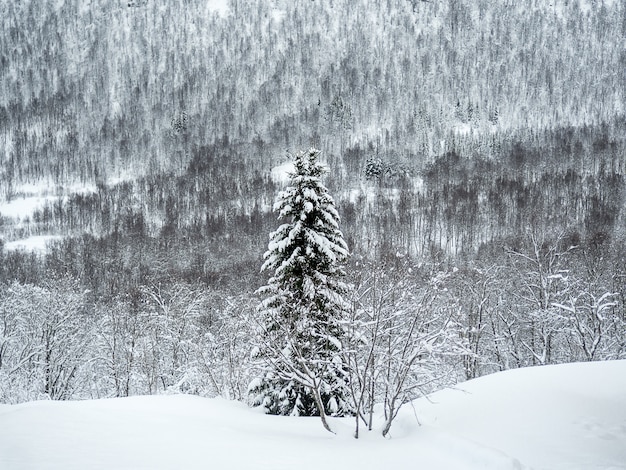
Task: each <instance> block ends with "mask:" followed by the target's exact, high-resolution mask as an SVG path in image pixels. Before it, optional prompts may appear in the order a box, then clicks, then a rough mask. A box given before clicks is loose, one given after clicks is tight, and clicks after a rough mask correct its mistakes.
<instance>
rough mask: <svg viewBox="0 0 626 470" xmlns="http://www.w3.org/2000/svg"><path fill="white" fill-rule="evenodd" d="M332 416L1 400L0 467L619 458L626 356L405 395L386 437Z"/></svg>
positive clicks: (175, 401)
mask: <svg viewBox="0 0 626 470" xmlns="http://www.w3.org/2000/svg"><path fill="white" fill-rule="evenodd" d="M418 420H419V423H418ZM331 424H332V426H333V427H334V428H335V429H336V430H337V431H338V434H337V435H335V436H333V435H332V434H330V433H328V432H326V431H324V429H323V428H322V426H321V424H320V422H319V420H318V419H317V418H293V417H280V416H267V415H263V414H261V413H259V412H258V411H256V410H253V409H249V408H247V407H246V406H245V405H243V404H240V403H235V402H228V401H225V400H222V399H206V398H199V397H194V396H184V395H163V396H150V397H132V398H120V399H108V400H95V401H83V402H51V401H47V402H44V401H40V402H32V403H24V404H20V405H0V468H1V469H3V470H30V469H33V470H34V469H37V470H41V469H64V470H68V469H81V470H82V469H86V468H89V469H151V470H154V469H200V468H202V469H206V468H228V469H252V468H254V469H256V470H261V469H294V468H298V469H309V468H310V469H313V468H315V469H320V468H328V469H334V468H342V469H344V468H345V469H348V468H350V469H352V468H358V469H387V468H389V469H409V468H411V469H413V468H423V469H429V470H432V469H455V470H461V469H479V468H480V469H494V470H495V469H498V470H506V469H523V468H535V469H569V470H572V469H573V470H581V469H594V470H597V469H613V470H616V469H626V361H612V362H594V363H580V364H568V365H559V366H546V367H536V368H528V369H519V370H513V371H507V372H502V373H498V374H494V375H491V376H487V377H483V378H480V379H476V380H473V381H470V382H466V383H463V384H460V385H459V386H457V387H456V388H455V389H448V390H443V391H440V392H437V393H435V394H433V395H431V396H430V397H428V398H423V399H420V400H417V401H415V402H414V403H413V404H412V406H411V405H406V406H405V407H404V408H403V410H402V412H401V414H400V416H399V417H398V421H397V422H396V423H395V424H394V427H393V428H392V430H391V433H390V434H391V438H390V439H383V438H382V437H380V435H379V433H377V432H376V433H369V434H368V435H366V436H365V437H364V438H363V439H359V440H355V439H353V438H352V437H351V432H352V425H353V422H352V419H346V418H342V419H334V420H332V421H331ZM381 424H382V420H381Z"/></svg>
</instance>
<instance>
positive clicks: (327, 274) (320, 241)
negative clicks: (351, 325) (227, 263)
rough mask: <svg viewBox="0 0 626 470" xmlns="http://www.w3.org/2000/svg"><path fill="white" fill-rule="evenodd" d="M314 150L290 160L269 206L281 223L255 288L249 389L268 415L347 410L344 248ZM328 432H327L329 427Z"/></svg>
mask: <svg viewBox="0 0 626 470" xmlns="http://www.w3.org/2000/svg"><path fill="white" fill-rule="evenodd" d="M319 154H320V152H319V150H316V149H313V148H312V149H310V150H309V151H307V152H300V153H298V154H297V155H296V157H295V162H294V166H295V172H293V173H291V174H290V185H289V186H288V187H287V189H286V190H285V191H281V192H280V194H279V196H278V199H277V201H276V203H275V205H274V210H275V211H277V212H279V220H281V219H282V220H285V223H284V224H283V225H281V226H280V227H279V228H278V229H277V230H276V231H275V232H273V233H272V234H271V235H270V242H269V245H268V250H267V252H266V253H265V255H264V259H265V262H264V264H263V267H262V271H273V272H274V275H273V276H272V277H271V278H270V279H269V282H268V284H267V285H266V286H264V287H262V288H261V289H259V291H258V292H259V294H260V295H262V296H263V297H264V300H263V301H262V302H261V304H260V306H259V313H260V322H259V324H260V328H259V330H260V331H259V338H258V339H259V342H258V356H259V357H260V358H261V359H263V364H264V365H265V371H264V375H263V376H262V377H261V378H259V379H257V380H255V381H254V382H253V383H252V384H251V386H250V392H251V394H252V399H253V403H254V404H256V405H262V406H264V407H265V409H266V410H267V412H268V413H271V414H282V415H309V416H310V415H319V416H320V417H321V418H322V421H323V423H324V425H325V427H327V424H326V422H325V416H326V415H333V416H340V415H344V414H346V413H349V412H350V411H351V406H350V404H349V402H348V397H349V391H348V387H347V377H348V373H347V365H346V364H345V363H344V360H343V357H342V343H343V339H344V337H345V334H346V329H345V319H346V318H347V311H348V309H349V307H350V306H349V304H348V303H347V302H346V301H345V300H344V295H345V294H346V293H347V291H348V285H347V284H346V283H344V282H343V281H342V280H341V278H342V276H343V274H344V273H343V270H342V268H341V264H342V263H343V262H344V261H345V260H346V258H347V257H348V248H347V246H346V243H345V241H344V239H343V235H342V233H341V231H340V230H339V226H338V222H339V216H338V214H337V211H336V209H335V205H334V201H333V198H332V197H331V196H330V194H329V193H328V190H327V189H326V187H324V185H323V184H322V182H321V181H320V177H321V176H322V175H323V174H324V173H325V171H326V169H325V167H324V166H323V165H322V164H321V163H320V162H319V161H318V157H319ZM327 429H328V427H327Z"/></svg>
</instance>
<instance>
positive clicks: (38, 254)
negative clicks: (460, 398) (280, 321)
mask: <svg viewBox="0 0 626 470" xmlns="http://www.w3.org/2000/svg"><path fill="white" fill-rule="evenodd" d="M216 5H218V6H221V3H220V2H216V1H215V2H212V1H209V2H206V1H200V0H198V1H195V0H178V1H171V2H167V3H161V2H158V1H155V0H143V1H130V2H129V1H108V0H94V1H91V2H74V1H69V0H59V1H56V2H49V3H47V4H46V5H45V7H42V5H40V4H39V3H38V2H36V1H34V0H30V1H20V2H12V1H8V0H0V12H1V14H0V24H1V27H0V237H1V238H0V402H17V401H23V400H27V399H34V398H40V397H49V398H53V399H67V398H85V397H105V396H124V395H130V394H138V393H158V392H164V391H171V390H175V391H184V392H191V393H200V394H207V395H222V396H227V397H231V398H238V399H244V398H245V396H246V387H247V385H248V383H249V381H250V378H251V374H252V371H253V369H254V364H253V362H252V361H251V359H250V357H249V351H247V350H246V347H247V344H246V343H247V338H249V336H250V335H252V332H251V328H252V326H251V322H250V317H251V316H252V315H253V314H254V311H255V305H256V304H257V303H258V299H257V298H256V297H255V294H254V292H255V290H256V289H257V288H258V287H260V286H261V285H263V284H264V282H265V281H266V279H265V278H266V276H265V275H264V274H262V273H260V266H261V263H262V255H263V252H264V251H265V249H266V247H267V242H268V234H269V233H270V232H272V231H273V230H274V229H275V228H276V226H277V221H276V214H275V213H273V212H272V205H273V202H274V200H275V198H276V195H277V193H278V191H279V190H280V189H281V188H282V187H283V186H284V184H285V168H289V161H290V158H291V156H292V155H293V154H295V153H296V152H297V151H298V150H302V149H307V148H309V147H311V146H315V147H317V148H320V149H321V150H322V158H323V159H324V161H325V164H326V165H327V167H328V169H329V173H328V175H327V176H326V178H325V180H324V181H325V184H326V186H327V187H328V189H329V191H330V193H331V194H332V195H333V197H334V199H335V201H336V205H337V209H338V212H339V215H340V216H341V222H340V225H341V229H342V231H343V234H344V236H345V239H346V241H347V244H348V247H349V249H350V251H351V258H350V260H349V262H348V266H347V268H346V269H347V271H348V274H349V277H350V279H352V280H353V282H354V284H353V292H352V294H351V301H352V303H353V305H354V315H355V316H357V317H358V316H362V315H364V314H366V313H368V312H369V313H368V314H371V315H373V316H377V318H379V319H380V318H387V319H389V318H391V317H387V316H385V315H387V313H389V312H405V313H406V314H407V315H415V314H416V313H415V312H420V315H424V316H432V317H433V318H438V316H441V315H444V316H446V317H447V318H454V322H455V325H456V326H457V335H458V336H459V337H461V338H462V339H463V341H464V344H465V353H463V354H460V355H459V356H458V357H460V359H458V358H456V359H452V358H450V357H446V355H445V354H442V357H441V360H440V362H438V363H437V370H439V371H442V374H441V377H442V378H441V380H448V381H456V380H462V379H466V378H472V377H476V376H478V375H482V374H486V373H489V372H493V371H496V370H503V369H507V368H512V367H523V366H527V365H535V364H549V363H557V362H567V361H573V360H596V359H615V358H625V357H626V334H624V331H625V329H626V213H625V212H626V181H625V174H626V109H625V108H624V105H625V103H626V81H625V80H624V70H625V69H626V51H625V50H624V48H623V40H624V37H625V36H626V5H625V4H624V3H623V2H621V1H618V0H612V1H609V0H552V1H551V2H548V1H538V0H523V1H498V2H493V1H489V0H477V1H474V0H430V1H417V0H385V1H381V2H378V1H374V0H315V1H311V0H296V1H293V0H268V1H263V2H261V1H259V2H249V1H244V0H231V1H230V2H229V3H228V4H227V7H226V8H223V9H216V8H215V7H216ZM33 200H36V201H38V203H37V204H35V205H34V206H33V207H32V211H22V212H20V213H17V214H16V213H15V210H13V209H12V208H14V207H26V206H27V205H28V204H30V202H31V201H33ZM31 237H43V239H45V240H48V242H47V244H46V248H45V250H30V249H16V248H15V247H16V246H19V242H20V241H24V240H28V239H29V238H31ZM394 318H395V317H394ZM389 321H391V320H389ZM393 321H397V320H393ZM425 324H428V322H426V323H425ZM392 326H393V325H391V326H390V329H393V328H392ZM444 372H445V373H444ZM416 374H419V371H417V372H416ZM438 377H439V376H438ZM416 380H418V379H416ZM436 385H437V383H435V382H433V383H430V384H429V385H428V386H426V385H425V386H424V387H423V390H427V389H428V387H434V386H436ZM373 399H374V398H373V397H372V400H373Z"/></svg>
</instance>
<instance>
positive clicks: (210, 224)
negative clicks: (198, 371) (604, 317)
mask: <svg viewBox="0 0 626 470" xmlns="http://www.w3.org/2000/svg"><path fill="white" fill-rule="evenodd" d="M625 131H626V126H625V124H624V123H623V122H616V123H614V124H613V127H612V128H609V127H597V128H595V127H591V128H585V129H566V130H559V131H558V132H552V133H548V132H546V133H544V134H542V135H540V136H533V137H529V136H526V138H524V139H523V140H517V139H515V140H512V141H511V142H510V143H508V144H506V145H501V146H500V147H499V148H498V149H497V153H496V155H495V157H494V158H487V157H482V156H480V155H472V156H466V155H465V154H463V153H457V152H456V151H453V152H448V153H446V154H444V155H442V156H440V157H438V158H436V159H435V160H434V161H433V162H432V163H428V164H426V165H422V166H419V165H417V164H415V163H414V161H413V160H412V159H403V158H401V157H397V158H395V159H394V158H392V157H388V158H384V157H380V156H377V154H376V153H375V149H372V148H365V149H361V148H360V147H351V148H350V149H348V150H347V151H346V157H345V158H344V160H345V162H346V163H345V165H343V168H349V170H347V171H342V170H341V168H342V166H341V165H339V167H337V166H335V167H332V166H331V172H330V174H329V177H328V187H329V188H330V190H331V193H332V194H333V195H334V197H335V199H336V200H337V206H338V210H339V213H340V214H341V216H342V230H343V232H344V235H345V236H346V239H347V241H348V243H349V246H350V248H351V250H352V252H353V253H354V254H355V255H359V256H360V255H363V256H367V257H369V258H372V259H378V258H382V257H385V256H388V255H389V254H395V253H401V254H403V255H410V256H412V257H416V256H419V257H424V258H425V259H430V258H434V259H446V260H448V261H449V262H450V263H451V264H454V263H458V262H460V261H461V260H463V262H469V261H471V260H473V259H475V258H476V256H480V252H481V251H487V252H488V251H490V250H492V249H493V247H498V246H502V245H505V244H515V243H516V242H515V240H517V239H519V238H520V237H521V236H522V234H524V233H525V232H526V231H527V230H529V229H532V230H535V231H541V232H546V233H552V232H564V233H565V234H566V235H567V236H568V237H569V238H570V239H571V240H572V243H573V244H574V245H579V244H589V243H603V244H605V245H606V246H608V247H613V249H616V250H619V249H622V248H623V247H624V243H625V240H626V238H625V237H626V233H625V231H624V227H625V224H624V207H625V204H624V201H625V198H626V181H625V180H624V165H625V159H624V158H623V155H624V152H626V142H625V141H624V137H623V136H624V135H626V132H625ZM620 132H623V133H622V134H621V135H618V134H620ZM517 137H520V139H521V138H522V136H521V134H520V135H518V136H517ZM227 152H228V151H227V150H226V148H224V147H219V146H213V147H210V148H197V149H195V150H194V154H193V157H192V159H191V160H190V162H189V164H188V165H187V167H186V169H185V171H184V172H183V173H182V174H176V173H173V172H170V173H159V174H155V175H147V176H144V177H140V178H137V179H135V180H129V181H124V182H120V183H118V184H115V185H110V186H109V185H104V184H101V185H98V186H97V187H96V188H95V189H94V192H86V193H76V194H73V195H71V196H65V197H58V198H56V199H54V198H53V199H50V200H49V201H48V202H47V203H46V205H44V206H43V207H42V208H41V209H38V210H36V211H35V212H34V213H33V214H32V216H31V217H30V218H27V219H25V220H22V221H21V222H20V223H19V224H18V223H16V222H15V221H13V220H11V219H4V220H0V222H1V223H2V231H3V234H4V236H5V237H6V240H7V241H11V240H15V239H23V238H26V237H28V236H33V235H47V234H57V235H63V237H64V238H63V239H62V240H60V241H57V242H53V243H51V245H50V247H49V250H48V251H47V253H45V254H43V255H42V256H35V255H32V254H30V253H27V252H14V251H11V252H7V251H4V252H3V253H2V254H0V257H1V259H2V263H0V281H3V282H10V281H12V280H20V281H24V282H39V281H40V280H44V279H46V278H48V277H51V276H53V275H57V274H59V273H60V274H68V275H71V276H75V277H78V278H80V279H83V280H84V282H85V283H87V285H88V286H89V287H90V288H91V289H94V290H97V291H98V292H99V293H101V294H103V295H115V294H116V293H117V292H118V291H119V290H120V289H121V290H124V289H126V288H127V287H129V286H137V285H139V284H142V283H143V282H144V280H145V279H148V278H150V279H153V280H154V279H156V278H163V279H166V280H167V279H169V278H181V279H187V280H190V281H201V282H203V283H206V284H211V283H213V282H218V281H219V282H221V283H226V282H228V280H229V279H237V278H239V277H240V276H242V275H243V274H245V275H246V276H248V275H249V276H252V277H255V276H257V275H258V273H257V271H258V265H259V264H260V256H261V254H262V252H263V251H264V249H265V246H266V244H267V236H268V234H269V232H270V231H272V230H273V229H274V224H275V215H274V214H273V213H272V212H271V207H272V204H273V200H274V197H275V196H276V193H277V192H278V190H279V189H280V188H281V184H280V182H279V181H277V180H276V178H274V177H272V175H271V174H270V172H269V171H267V170H265V171H264V170H263V169H262V168H260V167H259V165H258V164H257V163H256V161H255V160H254V158H253V156H248V155H245V154H243V153H240V154H227ZM229 157H230V158H229ZM255 168H256V169H255ZM337 168H339V169H338V170H337ZM61 194H62V193H61ZM237 269H240V270H241V271H240V272H237ZM50 273H53V274H50Z"/></svg>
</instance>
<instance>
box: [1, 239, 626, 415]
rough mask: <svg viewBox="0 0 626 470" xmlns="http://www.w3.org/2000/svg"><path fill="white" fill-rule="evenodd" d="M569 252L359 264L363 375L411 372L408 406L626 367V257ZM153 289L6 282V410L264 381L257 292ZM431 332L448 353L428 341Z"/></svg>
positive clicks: (509, 250)
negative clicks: (510, 372)
mask: <svg viewBox="0 0 626 470" xmlns="http://www.w3.org/2000/svg"><path fill="white" fill-rule="evenodd" d="M571 243H572V240H571V239H569V238H567V237H565V236H564V235H563V234H559V233H540V232H528V233H527V234H526V235H525V236H523V237H520V238H519V239H518V240H516V245H511V246H506V247H504V248H500V249H498V250H494V251H492V252H490V253H489V254H486V253H483V254H482V256H480V257H479V259H476V260H474V261H472V262H471V263H465V264H459V265H458V266H448V265H447V263H444V262H437V261H435V260H431V261H429V262H426V261H425V260H424V259H421V258H420V259H413V258H410V257H407V256H400V255H393V256H388V257H386V258H384V259H378V260H375V261H374V260H368V259H365V258H363V257H360V256H353V257H352V260H351V262H350V265H349V266H348V279H349V280H350V281H351V284H352V289H351V293H350V296H349V300H350V301H351V304H352V305H353V307H352V312H351V318H350V322H352V323H353V324H354V327H355V328H356V329H358V330H359V331H360V332H361V333H360V335H359V336H358V337H355V339H356V340H357V341H356V343H355V344H354V347H355V348H360V349H359V351H360V350H361V349H363V350H364V351H365V353H366V354H365V355H359V356H355V357H354V358H352V357H351V358H350V359H347V360H349V361H357V363H355V364H356V365H355V366H356V367H357V369H358V368H362V367H365V366H366V364H364V363H361V362H360V361H362V360H363V359H364V358H365V359H367V358H368V357H369V359H367V361H370V360H371V361H372V362H371V364H370V363H369V362H368V364H369V365H368V366H367V367H371V369H370V372H369V373H368V374H374V375H372V380H373V382H372V384H379V382H380V380H379V379H380V378H376V377H377V376H376V374H378V373H379V372H381V371H384V372H385V373H388V374H392V375H393V374H401V375H403V376H404V375H406V381H407V382H406V383H407V384H411V386H410V387H409V388H408V389H407V388H402V390H401V392H402V393H401V396H399V399H400V400H401V401H402V402H403V401H404V400H408V399H411V397H414V396H416V395H418V394H422V393H426V392H428V391H429V390H432V389H435V388H437V387H440V386H442V385H446V384H450V383H454V382H457V381H459V380H464V379H469V378H473V377H477V376H480V375H484V374H487V373H491V372H494V371H498V370H506V369H510V368H517V367H525V366H530V365H540V364H555V363H562V362H569V361H590V360H607V359H623V358H626V337H625V336H624V334H623V333H624V331H625V329H626V291H625V290H624V285H625V283H624V280H625V279H626V259H625V258H624V256H625V255H624V253H625V252H624V250H619V251H618V250H613V249H611V248H610V247H608V246H607V245H605V244H602V243H583V244H580V245H577V246H575V245H572V244H571ZM153 268H157V267H153ZM237 272H242V271H241V270H238V271H237ZM120 275H121V276H122V277H123V273H120ZM142 281H143V283H138V284H137V285H136V286H132V287H127V288H125V289H124V290H120V291H119V292H118V294H116V295H114V296H102V295H99V294H98V293H97V292H95V291H93V290H91V289H89V288H87V287H86V286H85V284H84V280H83V279H79V278H77V277H73V276H69V275H65V276H57V277H55V279H54V280H48V281H45V282H41V283H39V284H38V285H37V284H34V283H32V282H19V281H13V282H10V283H4V284H2V285H1V287H0V402H3V403H7V402H8V403H16V402H20V401H26V400H33V399H41V398H51V399H77V398H100V397H114V396H128V395H134V394H154V393H166V392H176V393H180V392H182V393H195V394H201V395H207V396H218V395H219V396H224V397H228V398H233V399H240V400H245V399H246V397H247V386H248V385H249V383H250V381H251V380H252V378H253V377H255V374H257V373H258V371H257V369H256V368H257V366H258V364H256V363H255V362H254V359H253V357H252V356H251V354H250V353H251V350H250V348H251V346H250V338H251V337H253V335H254V329H255V328H257V327H258V325H257V324H256V323H255V321H256V320H255V319H256V313H255V308H256V305H257V303H258V302H259V299H258V298H256V297H255V296H254V295H253V290H254V288H255V287H256V286H258V285H259V284H256V285H252V282H250V280H248V284H245V282H240V283H239V284H237V283H233V282H230V283H228V285H227V286H219V285H213V286H207V285H206V284H204V283H202V282H192V281H185V280H181V279H171V280H170V282H168V283H164V282H161V281H163V279H160V280H155V279H152V280H151V279H148V278H145V279H143V280H142ZM260 282H263V281H260ZM234 286H238V287H237V288H238V290H237V291H235V290H233V289H234ZM352 323H351V324H352ZM412 324H416V325H418V326H419V330H416V331H415V332H412V331H410V329H409V328H408V326H409V325H412ZM442 325H444V326H445V329H444V330H441V331H439V330H438V328H443V327H442ZM431 333H433V334H435V333H436V336H433V338H435V337H436V338H438V342H437V344H436V351H435V350H433V349H432V348H430V347H429V345H428V344H426V343H424V344H422V342H423V341H426V340H427V339H428V338H429V337H430V334H431ZM444 333H445V335H444ZM405 335H408V336H405ZM411 335H412V336H411ZM415 335H417V336H415ZM442 335H444V336H442ZM439 340H441V341H439ZM416 341H417V342H420V344H419V347H420V348H425V349H424V354H425V356H424V357H423V358H422V359H420V358H417V360H416V361H413V360H412V361H411V362H410V363H405V362H402V360H401V359H402V357H401V356H399V355H394V356H393V358H391V357H389V356H388V354H390V351H389V348H390V347H391V345H392V344H393V345H395V346H394V347H396V346H397V347H400V348H402V345H403V344H413V343H414V342H416ZM416 345H417V343H415V345H414V346H416ZM431 346H432V345H431ZM346 351H347V354H355V352H356V351H357V350H356V349H353V348H348V349H347V350H346ZM359 354H360V353H359ZM368 354H369V356H368ZM394 354H395V353H394ZM398 354H400V353H399V352H398ZM392 359H393V360H392ZM396 368H398V369H397V370H396ZM366 371H367V369H366ZM368 374H366V376H367V377H369V375H368ZM407 374H408V375H407ZM353 385H354V386H355V387H356V386H357V385H356V384H353ZM379 385H380V384H379ZM387 385H389V384H387ZM373 386H374V385H373ZM376 387H378V385H376V386H375V387H374V388H372V390H371V391H369V390H368V391H367V393H368V397H369V398H367V400H372V402H373V403H374V402H378V400H381V396H380V395H379V394H380V393H383V392H382V391H381V390H383V389H385V388H384V387H383V388H382V389H380V390H379V389H378V388H376ZM385 390H386V389H385Z"/></svg>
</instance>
